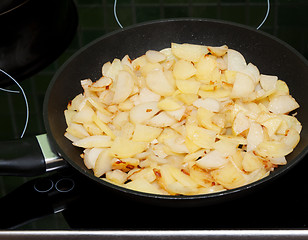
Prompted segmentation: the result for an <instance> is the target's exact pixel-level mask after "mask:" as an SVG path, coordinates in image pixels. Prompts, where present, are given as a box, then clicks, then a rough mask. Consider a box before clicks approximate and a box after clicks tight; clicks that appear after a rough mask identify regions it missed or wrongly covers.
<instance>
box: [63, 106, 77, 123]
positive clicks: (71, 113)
mask: <svg viewBox="0 0 308 240" xmlns="http://www.w3.org/2000/svg"><path fill="white" fill-rule="evenodd" d="M75 114H76V111H74V110H68V109H66V110H64V117H65V122H66V125H67V126H69V125H70V124H71V123H72V118H73V116H74V115H75Z"/></svg>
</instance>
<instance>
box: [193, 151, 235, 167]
mask: <svg viewBox="0 0 308 240" xmlns="http://www.w3.org/2000/svg"><path fill="white" fill-rule="evenodd" d="M228 161H229V160H228V158H227V157H226V156H224V154H222V153H221V152H220V151H218V150H213V151H210V152H209V153H207V154H205V156H204V157H202V158H201V159H199V160H198V161H196V164H197V166H198V167H200V168H203V169H205V170H207V169H216V168H219V167H221V166H223V165H224V164H226V163H227V162H228Z"/></svg>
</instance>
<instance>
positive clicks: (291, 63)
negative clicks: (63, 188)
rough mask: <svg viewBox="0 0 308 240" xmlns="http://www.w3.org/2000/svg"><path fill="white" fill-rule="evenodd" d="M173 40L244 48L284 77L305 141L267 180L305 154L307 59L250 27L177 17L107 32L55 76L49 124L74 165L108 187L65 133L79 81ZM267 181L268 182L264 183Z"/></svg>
mask: <svg viewBox="0 0 308 240" xmlns="http://www.w3.org/2000/svg"><path fill="white" fill-rule="evenodd" d="M171 42H175V43H194V44H204V45H212V46H220V45H223V44H226V45H228V47H229V48H232V49H235V50H238V51H240V52H241V53H242V54H243V55H244V57H245V59H246V60H247V63H249V62H251V63H253V64H254V65H256V66H257V67H258V68H259V70H260V72H261V73H263V74H269V75H277V76H278V78H279V79H281V80H284V81H285V82H286V83H287V84H288V86H289V88H290V93H291V95H292V96H293V97H294V98H295V99H296V100H297V101H298V103H299V104H300V106H301V108H300V109H299V110H298V114H297V118H298V119H299V121H300V122H301V123H302V125H303V130H302V133H301V141H300V143H299V144H298V146H297V147H296V148H295V150H294V151H293V152H292V154H290V155H289V156H288V157H287V160H288V162H289V163H288V164H287V165H285V166H282V167H279V168H278V169H277V170H276V171H274V172H273V173H272V174H271V175H270V176H269V177H267V178H272V177H275V176H276V175H279V174H280V173H282V172H284V171H285V170H287V169H288V168H290V167H291V166H293V165H294V164H295V163H296V162H297V161H299V160H300V159H301V158H302V157H303V156H304V154H305V153H306V152H307V143H308V134H307V126H308V123H307V121H308V112H307V109H308V108H305V107H304V105H305V103H306V102H307V94H306V89H308V79H307V78H308V77H307V76H308V64H307V61H306V60H305V59H304V58H303V57H302V56H301V55H300V54H298V53H297V52H296V51H295V50H294V49H293V48H291V47H289V46H288V45H287V44H285V43H283V42H282V41H280V40H278V39H276V38H274V37H271V36H270V35H268V34H265V33H262V32H260V31H257V30H254V29H251V28H248V27H244V26H241V25H237V24H231V23H227V22H221V21H212V20H206V19H177V20H165V21H156V22H151V23H146V24H139V25H136V26H133V27H129V28H126V29H124V30H119V31H117V32H115V33H111V34H108V35H105V36H103V37H101V38H100V39H97V40H96V41H94V42H92V43H91V44H89V45H87V46H86V47H84V48H83V49H81V50H80V51H79V52H77V53H76V54H75V55H74V56H73V57H72V58H71V59H70V60H68V61H67V62H66V63H65V64H64V65H63V66H62V67H61V69H59V71H58V72H57V74H56V75H55V76H54V78H53V80H52V82H51V84H50V86H49V89H48V92H47V95H46V98H45V104H44V119H45V125H46V129H47V132H48V136H49V137H50V138H51V140H52V142H53V143H54V147H55V148H56V150H57V151H58V152H59V153H60V154H61V155H62V156H63V157H64V158H65V159H66V160H67V161H68V162H69V163H70V164H71V165H72V166H73V167H75V168H76V169H78V170H79V171H80V172H82V173H84V174H86V175H87V176H88V177H90V178H93V179H95V180H96V181H100V182H102V183H103V184H107V185H108V183H104V182H103V181H101V180H99V179H97V178H95V177H94V176H93V173H92V172H91V171H90V170H88V169H87V168H86V167H85V166H84V164H83V161H82V159H81V158H80V153H81V149H79V148H76V147H74V146H73V145H72V144H71V142H70V141H69V140H67V139H66V138H65V137H64V136H63V134H64V132H65V129H66V123H65V119H64V115H63V111H64V110H65V108H66V106H67V103H68V102H69V100H71V99H73V98H74V97H75V96H76V95H77V94H79V93H81V92H82V88H81V86H80V80H82V79H86V78H91V79H92V80H96V79H98V78H99V77H100V76H101V67H102V65H103V64H104V63H105V62H107V61H112V60H113V59H114V58H119V59H121V58H123V57H124V56H125V55H126V54H128V55H129V56H130V57H131V58H132V59H133V58H136V57H138V56H140V55H143V54H144V53H145V52H146V51H147V50H149V49H152V50H161V49H163V48H166V47H170V44H171ZM262 181H266V180H261V181H260V182H262ZM242 188H246V187H242ZM119 189H121V188H119ZM121 191H129V190H123V189H122V190H121ZM131 192H133V191H131ZM228 192H230V193H232V190H231V191H226V192H225V194H228ZM233 192H238V191H237V190H236V191H233ZM135 194H138V193H135ZM148 195H150V194H148ZM220 195H221V194H220ZM199 197H200V198H206V197H207V196H206V195H200V196H199ZM166 198H168V197H166ZM183 198H185V196H183ZM187 198H189V197H187Z"/></svg>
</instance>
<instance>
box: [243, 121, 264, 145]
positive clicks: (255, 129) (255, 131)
mask: <svg viewBox="0 0 308 240" xmlns="http://www.w3.org/2000/svg"><path fill="white" fill-rule="evenodd" d="M263 140H264V134H263V129H262V126H261V124H259V123H255V122H253V123H251V124H250V127H249V132H248V135H247V151H252V150H254V149H256V147H258V145H259V144H260V143H262V142H263Z"/></svg>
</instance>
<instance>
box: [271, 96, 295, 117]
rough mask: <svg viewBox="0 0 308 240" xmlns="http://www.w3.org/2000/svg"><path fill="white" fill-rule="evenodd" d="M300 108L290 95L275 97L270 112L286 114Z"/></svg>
mask: <svg viewBox="0 0 308 240" xmlns="http://www.w3.org/2000/svg"><path fill="white" fill-rule="evenodd" d="M296 108H299V104H298V103H297V102H296V101H295V99H294V98H293V97H291V96H290V95H281V96H277V97H274V98H273V99H272V100H271V101H270V102H269V106H268V110H269V111H271V112H272V113H275V114H284V113H288V112H291V111H293V110H295V109H296Z"/></svg>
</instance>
